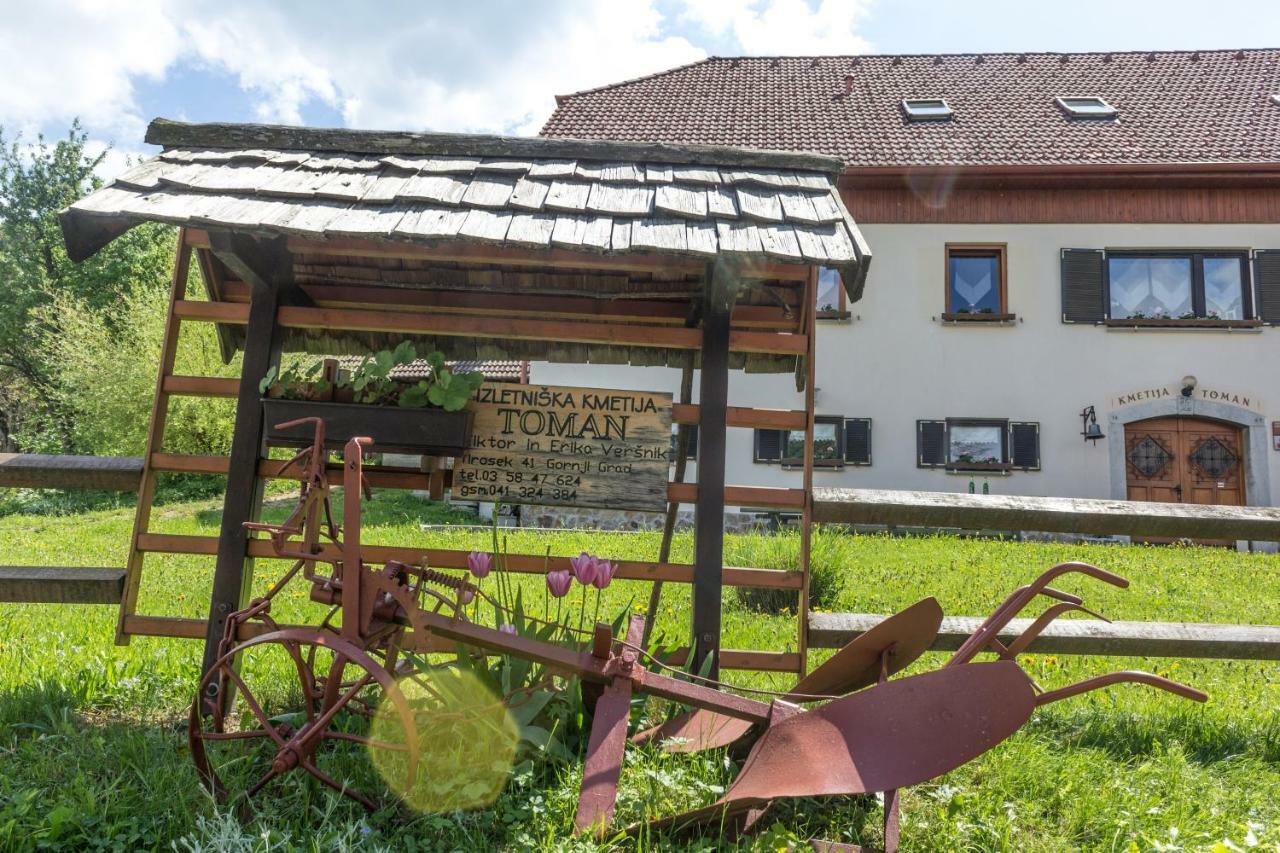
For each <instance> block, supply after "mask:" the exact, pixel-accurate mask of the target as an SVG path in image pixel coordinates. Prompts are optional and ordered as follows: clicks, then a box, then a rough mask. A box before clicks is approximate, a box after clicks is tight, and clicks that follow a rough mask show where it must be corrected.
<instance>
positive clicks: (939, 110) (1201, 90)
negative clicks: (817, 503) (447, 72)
mask: <svg viewBox="0 0 1280 853" xmlns="http://www.w3.org/2000/svg"><path fill="white" fill-rule="evenodd" d="M557 104H558V106H557V109H556V111H555V113H554V115H553V116H552V117H551V119H550V120H549V121H548V122H547V124H546V127H545V128H544V131H543V132H544V134H546V135H551V136H562V137H581V138H600V139H629V140H646V141H662V142H680V143H708V144H729V145H740V146H750V147H757V148H770V149H787V150H805V151H817V152H821V153H825V154H833V155H837V156H839V157H841V158H843V159H844V161H845V163H846V169H845V173H844V176H843V179H842V182H841V189H842V192H843V194H844V197H845V200H846V202H847V204H848V206H849V208H850V210H851V211H852V212H853V215H854V217H855V219H856V220H857V222H858V223H859V225H860V226H861V228H862V230H863V233H864V234H865V236H866V238H867V240H868V242H869V243H870V245H871V248H872V250H873V252H874V261H873V263H872V267H871V272H870V275H869V277H868V280H867V283H866V291H865V297H864V298H863V299H862V300H861V301H860V302H857V303H853V304H846V302H845V299H844V295H843V289H842V288H841V287H840V286H839V284H838V282H837V281H836V279H835V277H834V274H833V275H831V276H829V277H828V279H827V281H826V282H825V285H826V286H825V287H823V288H821V293H820V296H819V306H818V307H819V309H820V311H821V312H822V316H823V317H824V318H825V319H824V320H823V321H822V322H823V326H822V328H821V330H820V336H819V339H818V358H817V382H816V387H817V393H816V408H817V412H818V414H819V415H820V416H821V417H820V418H819V420H820V424H819V428H818V432H817V436H816V439H815V444H816V447H815V451H816V454H817V457H818V459H819V464H820V465H821V467H820V469H819V470H818V471H817V472H816V473H815V486H850V487H871V488H907V489H926V490H934V491H976V492H980V493H981V492H987V491H990V492H991V493H1007V494H1023V495H1061V496H1079V497H1103V498H1105V497H1114V498H1125V497H1128V498H1131V499H1137V500H1159V501H1188V502H1196V503H1209V504H1252V505H1277V504H1280V328H1275V327H1276V326H1277V325H1278V324H1280V224H1277V223H1280V50H1240V51H1198V52H1172V53H1171V52H1158V53H1145V52H1143V53H1106V54H1102V53H1098V54H987V55H945V56H835V57H779V58H769V57H750V58H746V57H744V58H719V57H714V58H710V59H707V60H705V61H702V62H699V63H695V64H693V65H689V66H685V67H682V68H677V69H673V70H671V71H666V72H663V73H660V74H656V75H653V76H650V77H646V78H641V79H638V80H631V81H627V82H624V83H619V84H616V85H612V86H607V87H604V88H601V89H595V90H591V91H587V92H580V93H577V94H573V95H566V96H560V97H558V98H557ZM532 381H533V382H536V383H539V384H543V383H545V384H564V385H599V386H604V387H634V388H646V389H650V390H670V391H674V390H675V389H676V388H677V387H678V385H679V372H678V371H675V370H669V369H659V368H654V369H651V370H649V371H647V372H645V371H640V370H637V369H635V368H628V369H626V370H614V369H610V368H609V367H607V366H590V367H584V366H580V365H575V366H567V365H566V366H559V365H555V364H546V363H535V364H534V365H533V367H532ZM694 387H695V388H696V387H697V383H696V382H695V383H694ZM730 399H732V400H734V402H735V403H739V404H741V405H760V406H776V407H793V406H796V405H797V404H798V401H799V397H798V395H797V393H796V390H795V384H794V382H793V381H792V380H791V378H790V377H787V376H776V375H769V376H752V375H743V374H739V373H735V374H734V375H733V377H732V387H731V390H730ZM802 441H803V433H797V434H794V435H788V434H785V433H778V432H770V431H754V432H753V431H751V430H738V429H735V430H730V434H729V443H728V466H727V469H728V480H729V481H730V482H737V483H748V484H761V485H792V486H794V485H798V484H799V479H800V475H799V472H798V470H795V469H793V467H792V466H791V465H789V464H788V463H789V461H790V460H795V459H797V458H798V457H799V456H800V453H801V452H802V447H801V442H802Z"/></svg>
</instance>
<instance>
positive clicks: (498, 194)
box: [462, 174, 516, 207]
mask: <svg viewBox="0 0 1280 853" xmlns="http://www.w3.org/2000/svg"><path fill="white" fill-rule="evenodd" d="M515 188H516V180H515V178H507V177H499V176H497V175H479V174H477V175H476V176H475V177H473V178H472V179H471V183H470V184H468V185H467V191H466V192H464V193H463V194H462V203H463V204H465V205H469V206H472V207H506V206H507V201H508V200H509V199H510V198H511V192H512V191H513V190H514V189H515Z"/></svg>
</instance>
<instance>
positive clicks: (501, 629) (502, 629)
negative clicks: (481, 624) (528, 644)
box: [498, 624, 516, 634]
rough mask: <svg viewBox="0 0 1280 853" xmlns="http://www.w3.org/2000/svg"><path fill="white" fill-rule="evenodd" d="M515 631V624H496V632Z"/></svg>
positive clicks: (509, 632) (508, 632) (511, 632)
mask: <svg viewBox="0 0 1280 853" xmlns="http://www.w3.org/2000/svg"><path fill="white" fill-rule="evenodd" d="M515 632H516V626H515V625H510V624H502V625H499V626H498V633H500V634H514V633H515Z"/></svg>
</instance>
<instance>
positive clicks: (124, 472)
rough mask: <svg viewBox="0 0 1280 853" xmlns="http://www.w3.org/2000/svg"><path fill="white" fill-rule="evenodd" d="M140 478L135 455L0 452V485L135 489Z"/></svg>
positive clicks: (32, 487)
mask: <svg viewBox="0 0 1280 853" xmlns="http://www.w3.org/2000/svg"><path fill="white" fill-rule="evenodd" d="M141 479H142V460H141V459H139V458H138V457H136V456H54V455H49V454H44V453H0V487H14V488H25V489H102V490H104V491H113V492H136V491H137V490H138V484H139V482H140V481H141Z"/></svg>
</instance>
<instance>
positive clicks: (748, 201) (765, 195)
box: [737, 186, 782, 222]
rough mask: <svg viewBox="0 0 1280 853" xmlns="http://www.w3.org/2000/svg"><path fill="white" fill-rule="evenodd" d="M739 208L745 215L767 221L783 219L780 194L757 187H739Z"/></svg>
mask: <svg viewBox="0 0 1280 853" xmlns="http://www.w3.org/2000/svg"><path fill="white" fill-rule="evenodd" d="M737 196H738V209H739V210H740V211H742V215H743V216H747V217H750V218H751V219H762V220H765V221H767V222H781V221H782V202H781V201H779V200H778V194H777V193H776V192H771V191H770V190H766V189H759V188H757V187H749V186H747V187H738V188H737Z"/></svg>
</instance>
